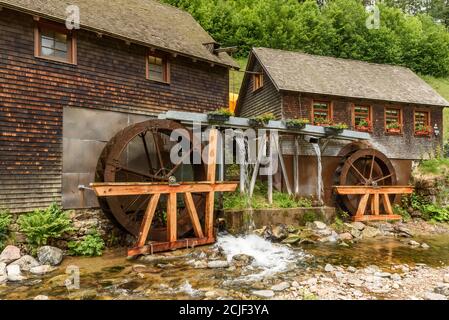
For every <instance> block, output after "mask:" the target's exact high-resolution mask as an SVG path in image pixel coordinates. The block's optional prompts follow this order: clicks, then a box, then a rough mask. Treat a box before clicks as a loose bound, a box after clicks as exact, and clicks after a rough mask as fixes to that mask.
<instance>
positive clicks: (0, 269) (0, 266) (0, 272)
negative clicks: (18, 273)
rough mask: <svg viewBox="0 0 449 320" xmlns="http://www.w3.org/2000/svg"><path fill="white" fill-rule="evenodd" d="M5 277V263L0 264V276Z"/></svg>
mask: <svg viewBox="0 0 449 320" xmlns="http://www.w3.org/2000/svg"><path fill="white" fill-rule="evenodd" d="M4 275H6V263H4V262H0V276H4Z"/></svg>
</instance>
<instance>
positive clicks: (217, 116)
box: [207, 113, 230, 123]
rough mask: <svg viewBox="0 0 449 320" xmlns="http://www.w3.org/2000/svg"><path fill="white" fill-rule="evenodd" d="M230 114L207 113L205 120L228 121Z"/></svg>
mask: <svg viewBox="0 0 449 320" xmlns="http://www.w3.org/2000/svg"><path fill="white" fill-rule="evenodd" d="M229 118H230V116H229V115H227V114H219V113H208V114H207V121H209V122H214V123H223V122H226V121H229Z"/></svg>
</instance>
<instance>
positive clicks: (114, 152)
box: [95, 119, 206, 240]
mask: <svg viewBox="0 0 449 320" xmlns="http://www.w3.org/2000/svg"><path fill="white" fill-rule="evenodd" d="M177 129H183V130H181V131H178V132H179V133H181V134H182V135H189V138H192V133H191V131H189V130H186V128H185V127H184V126H183V125H181V124H179V123H177V122H175V121H171V120H160V119H153V120H147V121H144V122H141V123H137V124H134V125H131V126H129V127H126V128H124V129H123V130H121V131H120V132H118V133H117V134H116V135H115V136H114V137H113V138H112V139H111V140H110V141H109V142H108V143H107V144H106V146H105V148H104V149H103V152H102V154H101V156H100V158H99V161H98V164H97V171H96V179H95V181H96V182H167V183H169V182H171V183H173V180H176V181H177V182H185V181H202V180H204V178H205V169H206V167H205V165H204V164H200V165H194V164H183V163H181V162H179V163H172V162H171V160H170V152H171V150H172V147H173V146H174V145H175V144H176V143H177V142H178V141H172V140H171V139H170V135H171V133H172V132H173V130H177ZM183 132H184V134H183ZM190 141H192V139H190ZM190 150H191V151H192V150H193V148H191V149H190ZM187 156H188V157H190V159H191V161H190V163H192V162H193V161H192V152H190V153H189V154H188V155H186V157H187ZM149 198H150V197H149V196H148V195H138V196H115V197H107V198H99V202H100V206H101V208H102V210H103V211H104V212H105V214H106V215H107V216H108V217H109V218H110V219H111V220H112V221H113V222H115V223H116V224H117V225H118V226H119V227H121V228H122V229H124V230H125V231H127V232H129V233H130V234H132V235H134V236H138V234H139V227H140V225H141V222H142V219H143V216H144V213H145V209H146V208H147V206H148V202H149ZM193 200H194V202H195V204H196V207H197V212H198V215H199V217H200V218H201V217H203V216H204V206H205V195H204V194H193ZM166 201H167V199H166V198H165V196H163V197H161V201H160V204H159V205H158V208H157V210H156V215H157V218H158V219H155V220H154V222H155V223H159V225H157V226H155V227H154V228H152V229H151V233H150V238H151V239H152V240H159V239H161V238H165V230H166V227H165V226H164V225H163V224H164V221H163V219H164V213H166V212H165V210H166ZM178 202H180V203H179V205H178V208H179V210H178V226H179V227H178V235H179V236H184V235H186V234H188V233H189V232H190V231H191V230H192V225H191V221H190V218H189V215H188V212H187V209H186V208H185V205H184V204H183V203H182V200H181V199H178Z"/></svg>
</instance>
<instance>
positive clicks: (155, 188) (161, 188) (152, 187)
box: [92, 182, 238, 197]
mask: <svg viewBox="0 0 449 320" xmlns="http://www.w3.org/2000/svg"><path fill="white" fill-rule="evenodd" d="M237 186H238V183H237V182H223V183H219V184H211V183H209V182H207V183H194V184H179V185H177V186H170V185H168V184H153V183H152V184H138V183H135V184H133V183H129V184H125V185H123V184H113V183H110V184H107V185H96V186H95V185H94V186H92V188H93V189H94V191H95V193H96V195H97V196H98V197H110V196H120V195H140V194H156V193H173V192H176V193H184V192H192V193H195V192H211V191H217V192H218V191H235V190H236V189H237Z"/></svg>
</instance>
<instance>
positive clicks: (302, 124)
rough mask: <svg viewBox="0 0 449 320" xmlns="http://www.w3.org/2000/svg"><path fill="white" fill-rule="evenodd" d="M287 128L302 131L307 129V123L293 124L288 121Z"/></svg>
mask: <svg viewBox="0 0 449 320" xmlns="http://www.w3.org/2000/svg"><path fill="white" fill-rule="evenodd" d="M285 127H286V128H287V129H292V130H301V129H304V128H305V127H306V123H292V122H288V121H287V122H285Z"/></svg>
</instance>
